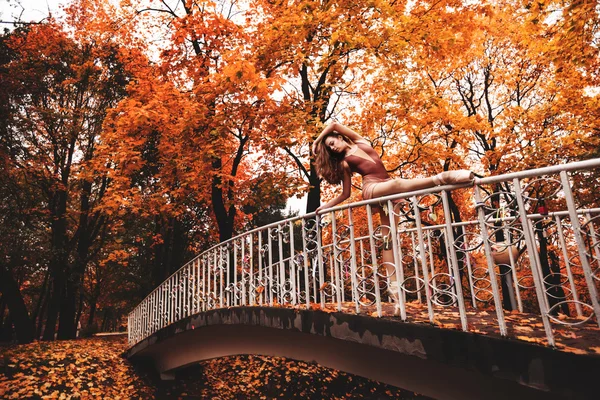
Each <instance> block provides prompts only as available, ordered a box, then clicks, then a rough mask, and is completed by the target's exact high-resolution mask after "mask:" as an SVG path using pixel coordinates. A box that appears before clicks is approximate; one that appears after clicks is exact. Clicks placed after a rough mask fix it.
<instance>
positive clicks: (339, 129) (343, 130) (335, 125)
mask: <svg viewBox="0 0 600 400" xmlns="http://www.w3.org/2000/svg"><path fill="white" fill-rule="evenodd" d="M333 132H335V133H339V134H340V135H342V136H345V137H347V138H348V139H350V140H352V141H353V142H355V143H356V142H358V141H361V140H362V141H364V142H366V143H368V142H367V140H366V139H365V138H363V137H362V136H360V135H359V134H358V133H356V132H355V131H353V130H352V129H350V128H348V127H347V126H345V125H342V124H340V123H339V122H332V123H330V124H329V125H327V126H326V127H325V129H323V131H321V133H320V134H319V136H318V137H317V138H316V139H315V142H314V143H313V146H312V151H313V154H314V153H315V151H316V146H317V145H318V144H319V142H321V140H323V138H324V137H325V136H327V135H329V134H330V133H333Z"/></svg>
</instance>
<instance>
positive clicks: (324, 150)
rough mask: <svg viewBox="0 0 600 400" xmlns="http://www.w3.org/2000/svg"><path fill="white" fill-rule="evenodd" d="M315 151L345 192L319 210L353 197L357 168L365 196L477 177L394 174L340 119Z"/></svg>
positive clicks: (389, 265) (322, 170) (385, 221)
mask: <svg viewBox="0 0 600 400" xmlns="http://www.w3.org/2000/svg"><path fill="white" fill-rule="evenodd" d="M312 151H313V153H314V155H315V156H316V160H315V161H316V162H315V164H316V168H317V173H318V174H319V175H320V176H321V177H323V178H324V179H325V180H326V181H327V182H329V183H331V184H339V183H340V182H342V194H340V195H339V196H337V197H336V198H334V199H333V200H331V201H329V202H328V203H326V204H324V205H322V206H320V207H319V208H317V210H316V213H317V214H318V213H319V212H321V210H324V209H327V208H331V207H333V206H335V205H337V204H339V203H341V202H342V201H344V200H346V199H347V198H348V197H350V189H351V186H352V185H351V177H352V174H353V173H355V172H356V173H359V174H360V175H361V176H362V178H363V188H362V194H363V199H364V200H369V199H373V198H377V197H382V196H388V195H392V194H398V193H404V192H411V191H414V190H419V189H427V188H430V187H434V186H437V185H443V184H455V183H467V182H473V181H474V176H473V173H472V172H471V171H468V170H457V171H446V172H442V173H440V174H437V175H435V176H433V177H429V178H415V179H401V178H391V177H390V176H389V174H388V172H387V170H386V169H385V167H384V166H383V163H382V162H381V159H380V158H379V156H378V155H377V153H376V152H375V150H373V148H372V147H371V146H370V145H369V142H367V141H366V140H365V139H364V138H363V137H361V136H360V135H359V134H358V133H356V132H354V131H353V130H352V129H350V128H348V127H346V126H344V125H342V124H339V123H337V122H334V123H332V124H330V125H328V126H327V127H326V128H325V129H323V131H322V132H321V134H320V135H319V137H318V138H317V139H316V140H315V142H314V144H313V148H312ZM378 211H379V217H380V220H381V225H382V232H381V233H382V235H383V237H384V246H383V254H382V259H383V260H382V261H383V263H384V264H383V265H385V267H386V269H387V270H388V276H389V277H390V278H391V282H390V283H389V284H388V294H389V295H390V297H391V298H392V299H393V300H394V301H395V303H396V305H395V308H394V314H395V315H399V314H400V308H399V304H398V303H399V302H398V296H399V295H400V290H399V285H398V282H397V278H396V277H395V273H396V268H395V266H394V256H393V254H392V251H391V249H392V246H391V240H390V239H391V238H390V237H389V234H388V232H389V226H390V219H389V216H388V215H387V213H385V212H383V211H382V210H381V208H379V210H378Z"/></svg>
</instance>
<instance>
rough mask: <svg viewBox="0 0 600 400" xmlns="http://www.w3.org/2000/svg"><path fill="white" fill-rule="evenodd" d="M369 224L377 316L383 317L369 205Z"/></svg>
mask: <svg viewBox="0 0 600 400" xmlns="http://www.w3.org/2000/svg"><path fill="white" fill-rule="evenodd" d="M367 222H368V224H369V244H370V247H371V265H372V270H373V282H374V285H375V288H374V289H375V304H376V307H377V316H378V317H381V311H382V310H381V293H380V290H379V273H378V271H379V264H378V263H377V249H376V248H375V238H374V234H375V229H374V228H373V212H372V210H371V205H370V204H367Z"/></svg>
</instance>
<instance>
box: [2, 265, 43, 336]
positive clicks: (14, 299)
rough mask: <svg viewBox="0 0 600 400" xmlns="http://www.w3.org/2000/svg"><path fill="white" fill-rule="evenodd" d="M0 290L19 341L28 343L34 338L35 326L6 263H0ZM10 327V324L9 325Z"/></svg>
mask: <svg viewBox="0 0 600 400" xmlns="http://www.w3.org/2000/svg"><path fill="white" fill-rule="evenodd" d="M0 291H1V292H2V299H3V300H4V301H6V304H7V306H8V310H9V312H10V319H11V320H12V323H13V324H14V326H15V333H16V335H17V340H18V342H19V343H30V342H32V341H33V339H34V335H35V327H34V325H33V321H32V320H31V318H30V317H29V312H28V311H27V307H26V305H25V301H24V300H23V295H22V294H21V291H20V289H19V285H18V284H17V282H16V281H15V279H14V277H13V276H12V273H11V272H10V271H9V270H8V268H7V267H6V265H0ZM9 327H10V326H9Z"/></svg>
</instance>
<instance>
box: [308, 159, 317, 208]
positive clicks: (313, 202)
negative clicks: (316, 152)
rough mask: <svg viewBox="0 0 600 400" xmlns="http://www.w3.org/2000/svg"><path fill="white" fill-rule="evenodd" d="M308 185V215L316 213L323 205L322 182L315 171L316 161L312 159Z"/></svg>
mask: <svg viewBox="0 0 600 400" xmlns="http://www.w3.org/2000/svg"><path fill="white" fill-rule="evenodd" d="M308 183H309V184H310V189H309V191H308V197H307V200H306V213H307V214H308V213H311V212H313V211H315V210H316V209H317V208H319V206H320V205H321V180H320V179H319V177H318V175H317V170H316V169H315V164H314V160H313V159H312V158H311V162H310V175H309V176H308Z"/></svg>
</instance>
